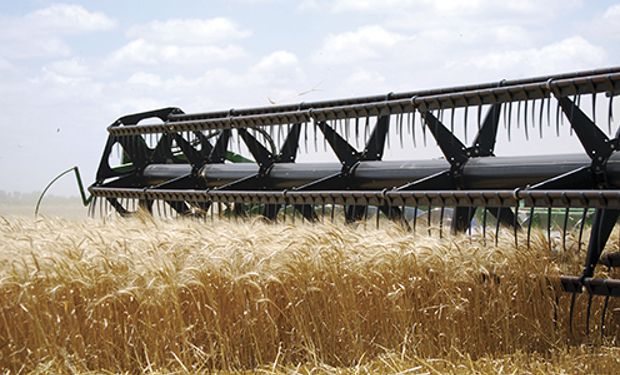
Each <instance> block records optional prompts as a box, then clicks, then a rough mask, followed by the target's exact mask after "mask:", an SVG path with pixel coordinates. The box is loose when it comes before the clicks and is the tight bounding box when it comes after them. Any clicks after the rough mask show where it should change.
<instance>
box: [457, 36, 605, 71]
mask: <svg viewBox="0 0 620 375" xmlns="http://www.w3.org/2000/svg"><path fill="white" fill-rule="evenodd" d="M605 60H606V52H605V49H603V48H601V47H599V46H596V45H594V44H592V43H590V42H588V41H587V40H586V39H585V38H583V37H581V36H573V37H569V38H566V39H563V40H560V41H558V42H555V43H551V44H548V45H545V46H542V47H540V48H528V49H521V50H507V51H501V52H490V53H486V54H483V55H481V56H478V57H475V58H470V59H467V60H466V61H464V62H459V61H453V62H451V63H450V64H449V65H448V66H449V67H459V66H461V67H467V66H473V67H476V68H478V69H490V70H499V71H513V72H521V73H522V74H523V73H526V74H536V73H542V72H553V71H563V70H568V69H585V68H592V67H598V66H600V65H602V64H603V63H604V62H605Z"/></svg>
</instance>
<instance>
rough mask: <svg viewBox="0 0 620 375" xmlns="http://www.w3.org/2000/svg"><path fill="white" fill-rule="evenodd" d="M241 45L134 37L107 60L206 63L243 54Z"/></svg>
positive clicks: (143, 62)
mask: <svg viewBox="0 0 620 375" xmlns="http://www.w3.org/2000/svg"><path fill="white" fill-rule="evenodd" d="M244 54H245V53H244V51H243V49H242V48H241V47H239V46H235V45H227V46H223V47H220V46H210V45H204V46H182V45H174V44H157V43H152V42H149V41H146V40H144V39H136V40H133V41H131V42H129V43H128V44H126V45H125V46H123V47H121V48H120V49H118V50H116V51H114V52H113V53H112V54H111V56H110V58H109V62H111V63H113V64H116V65H125V64H142V65H157V64H162V63H165V64H178V65H191V64H208V63H213V62H221V61H228V60H232V59H236V58H239V57H242V56H244Z"/></svg>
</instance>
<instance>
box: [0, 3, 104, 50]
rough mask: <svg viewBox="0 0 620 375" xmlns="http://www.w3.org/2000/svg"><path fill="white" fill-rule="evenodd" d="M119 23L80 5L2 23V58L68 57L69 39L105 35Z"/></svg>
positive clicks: (57, 6) (11, 18)
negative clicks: (94, 33)
mask: <svg viewBox="0 0 620 375" xmlns="http://www.w3.org/2000/svg"><path fill="white" fill-rule="evenodd" d="M115 25H116V21H114V20H113V19H112V18H110V17H108V16H107V15H105V14H104V13H101V12H91V11H88V10H87V9H85V8H84V7H82V6H80V5H70V4H56V5H51V6H49V7H47V8H43V9H39V10H36V11H34V12H31V13H28V14H26V15H24V16H17V17H16V16H11V17H3V18H1V19H0V56H3V57H4V58H6V59H24V58H41V57H63V56H68V55H69V54H70V52H71V48H70V47H69V45H68V44H67V43H66V42H65V40H64V37H65V36H67V35H77V34H82V33H86V32H94V31H105V30H110V29H112V28H114V27H115Z"/></svg>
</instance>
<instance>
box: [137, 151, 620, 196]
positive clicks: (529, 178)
mask: <svg viewBox="0 0 620 375" xmlns="http://www.w3.org/2000/svg"><path fill="white" fill-rule="evenodd" d="M588 165H590V159H589V158H588V157H587V156H585V155H582V154H567V155H542V156H510V157H506V156H503V157H490V158H473V159H471V160H470V161H469V162H468V163H467V164H466V165H465V167H464V168H463V173H462V181H463V183H464V187H465V188H467V189H514V188H517V187H525V186H527V185H531V184H535V183H538V182H541V181H544V180H546V179H549V178H552V177H555V176H558V175H561V174H564V173H566V172H569V171H571V170H575V169H577V168H580V167H583V166H588ZM341 169H342V166H341V165H340V164H339V163H281V164H274V165H273V166H272V168H271V169H269V170H268V171H267V174H266V177H268V178H269V179H270V185H271V186H272V188H274V189H292V188H295V187H299V186H302V185H305V184H307V183H310V182H313V181H317V180H319V179H321V178H324V177H327V176H330V175H333V174H336V173H338V172H340V171H341ZM447 169H449V164H448V163H447V162H446V161H445V160H443V159H435V160H420V161H362V162H359V163H358V164H357V165H356V166H355V167H354V168H353V170H352V171H351V177H352V185H353V186H354V188H356V189H377V190H381V189H391V188H395V187H398V186H402V185H404V184H407V183H409V182H413V181H416V180H419V179H421V178H424V177H428V176H430V175H433V174H435V173H439V172H442V171H445V170H447ZM190 172H191V166H189V165H175V164H154V165H150V166H148V167H146V168H145V170H144V173H143V177H144V178H145V179H146V181H147V183H148V182H155V181H161V180H162V179H163V180H166V179H168V180H171V179H173V178H177V177H180V176H183V175H185V174H187V173H190ZM257 172H258V167H257V166H256V165H255V164H251V163H232V164H206V165H204V166H203V167H202V168H201V169H200V170H199V172H198V176H200V178H202V179H203V180H204V183H205V184H206V186H208V187H210V188H215V187H220V186H222V185H225V184H229V183H231V182H234V181H238V180H241V179H242V178H245V177H249V176H251V175H254V174H256V173H257ZM607 174H608V181H609V183H610V184H611V185H612V186H620V154H613V155H612V157H611V158H610V159H609V161H608V162H607ZM440 188H442V187H438V189H440ZM444 188H445V187H444Z"/></svg>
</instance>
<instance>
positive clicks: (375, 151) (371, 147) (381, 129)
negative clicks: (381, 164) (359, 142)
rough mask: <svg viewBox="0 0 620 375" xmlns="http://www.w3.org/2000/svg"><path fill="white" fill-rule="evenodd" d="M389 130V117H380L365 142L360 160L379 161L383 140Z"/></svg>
mask: <svg viewBox="0 0 620 375" xmlns="http://www.w3.org/2000/svg"><path fill="white" fill-rule="evenodd" d="M389 129H390V116H381V117H379V118H378V119H377V124H376V125H375V128H374V129H373V131H372V134H371V135H370V138H369V139H368V141H367V142H366V147H364V152H362V154H361V155H360V159H361V160H381V159H382V158H383V151H384V149H385V138H386V135H387V133H388V131H389Z"/></svg>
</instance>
